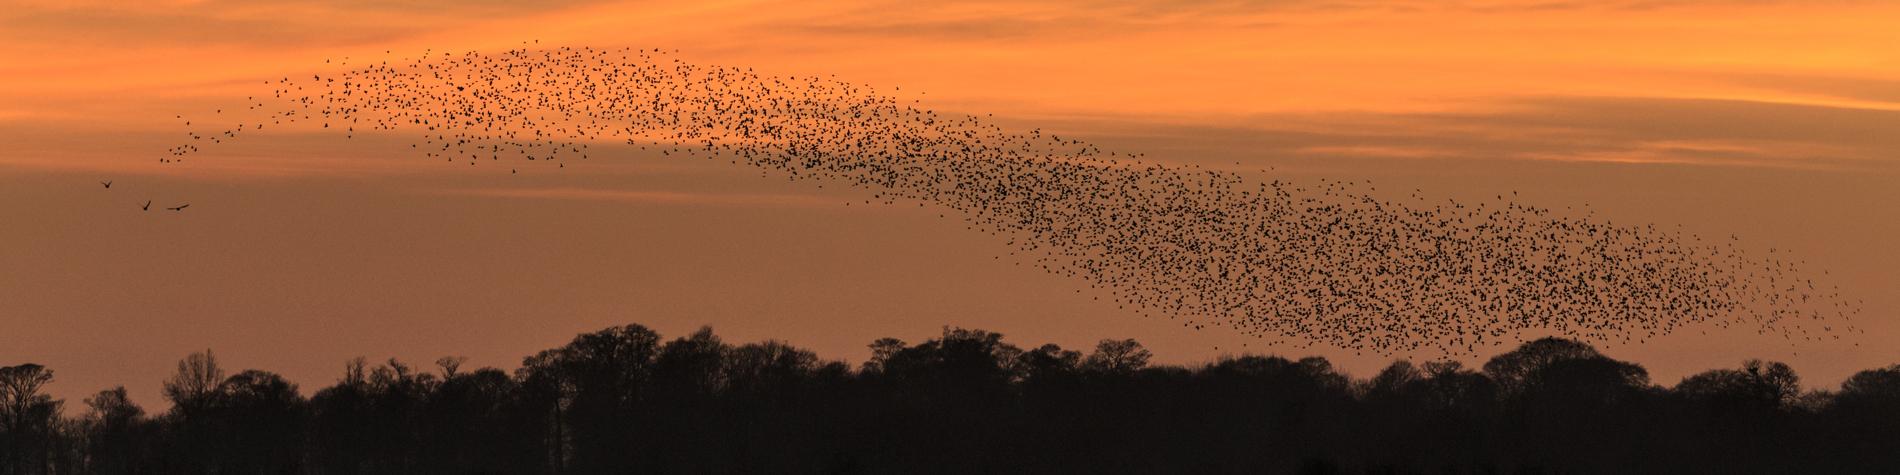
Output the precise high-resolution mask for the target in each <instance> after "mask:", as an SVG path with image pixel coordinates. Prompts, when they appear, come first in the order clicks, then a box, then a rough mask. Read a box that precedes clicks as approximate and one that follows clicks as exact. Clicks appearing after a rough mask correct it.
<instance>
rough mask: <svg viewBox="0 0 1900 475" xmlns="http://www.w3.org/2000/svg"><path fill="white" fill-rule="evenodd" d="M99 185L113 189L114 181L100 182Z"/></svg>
mask: <svg viewBox="0 0 1900 475" xmlns="http://www.w3.org/2000/svg"><path fill="white" fill-rule="evenodd" d="M99 184H101V185H105V186H106V188H111V187H112V180H106V181H102V182H99Z"/></svg>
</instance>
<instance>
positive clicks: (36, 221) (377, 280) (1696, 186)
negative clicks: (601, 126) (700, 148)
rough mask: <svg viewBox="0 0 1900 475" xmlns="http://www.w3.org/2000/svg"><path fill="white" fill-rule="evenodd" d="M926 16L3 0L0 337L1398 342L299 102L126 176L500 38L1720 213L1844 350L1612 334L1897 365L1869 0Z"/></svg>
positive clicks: (1425, 179)
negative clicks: (371, 126) (1194, 307)
mask: <svg viewBox="0 0 1900 475" xmlns="http://www.w3.org/2000/svg"><path fill="white" fill-rule="evenodd" d="M920 3H921V2H909V1H888V2H825V1H800V2H789V1H785V2H779V1H705V2H681V3H678V4H663V3H659V2H627V3H622V2H606V1H600V2H594V1H581V0H568V1H555V2H504V1H492V0H479V1H446V0H413V1H398V2H389V1H367V0H350V1H337V2H321V1H315V0H261V1H247V2H239V1H149V2H118V1H50V0H48V1H19V0H4V1H0V143H4V144H6V148H5V149H4V150H0V364H16V363H19V362H25V361H32V362H37V363H41V364H45V365H47V366H49V367H51V368H53V369H54V370H55V371H56V372H57V374H58V382H57V383H55V384H54V385H53V389H54V391H55V393H56V394H58V395H60V396H62V397H66V398H68V399H69V402H68V404H69V411H71V410H72V409H70V408H71V407H72V406H73V405H76V404H79V402H78V399H79V398H81V397H83V396H84V395H86V394H90V393H92V392H94V391H97V390H99V389H104V388H106V387H109V386H112V385H117V384H124V385H126V386H127V387H128V389H130V390H131V391H132V392H133V394H134V396H135V398H137V399H138V401H139V402H140V403H143V404H145V405H147V407H148V408H152V407H164V406H165V404H164V403H163V401H162V400H161V399H160V398H159V396H158V386H159V381H160V380H161V379H162V378H164V377H165V376H166V375H167V374H168V373H169V371H170V370H171V368H172V367H173V364H174V363H175V362H176V361H177V359H179V358H181V357H183V356H185V355H186V354H187V353H190V352H192V351H198V350H202V349H205V348H211V349H213V350H214V351H216V352H218V354H219V356H220V357H221V358H222V359H223V360H224V361H225V362H226V364H227V365H228V366H229V367H231V369H234V370H235V369H241V368H257V369H265V370H271V371H276V372H279V373H283V374H285V375H286V376H288V377H289V378H291V379H292V380H294V381H297V382H299V383H301V384H303V386H304V388H305V390H306V392H308V391H312V390H314V389H315V388H317V387H321V386H325V385H328V384H330V383H331V382H332V381H334V379H335V378H336V377H337V376H338V375H340V374H341V371H342V368H343V363H344V361H345V360H347V359H349V358H351V357H355V356H367V357H369V358H370V359H371V360H380V359H386V358H389V357H399V358H402V359H404V360H406V361H410V362H412V363H418V364H426V362H428V361H432V360H434V359H435V358H436V357H438V356H443V355H466V356H469V357H471V361H470V364H472V365H487V366H497V367H502V368H506V369H512V368H513V367H514V366H515V365H516V364H518V363H519V361H520V358H521V357H522V356H526V355H529V354H531V353H533V352H534V351H538V350H540V349H545V348H550V347H554V346H558V345H560V344H562V343H564V342H566V341H567V340H568V339H569V338H571V337H572V336H573V335H574V334H576V333H579V332H584V331H591V330H595V329H599V328H602V327H606V326H610V325H618V324H624V323H628V322H638V323H643V324H646V325H649V326H652V327H654V328H656V329H658V330H660V331H661V332H662V333H663V334H665V335H667V336H668V337H671V336H675V335H679V334H682V333H685V332H689V331H691V330H692V329H694V328H696V327H698V326H700V325H712V326H713V327H714V328H715V329H716V330H717V331H718V332H719V333H721V334H722V335H724V336H726V337H727V339H728V341H752V340H758V339H765V338H778V339H783V340H787V341H790V342H793V343H795V344H799V345H802V346H806V347H810V348H812V349H814V350H816V351H818V353H819V354H820V355H821V356H823V357H827V358H837V359H845V360H848V361H850V362H853V363H856V362H858V361H862V360H863V358H864V357H865V356H866V355H867V354H868V353H867V351H866V350H865V349H864V345H865V344H867V343H869V342H870V341H872V340H873V339H875V338H878V337H884V336H894V337H899V338H903V339H906V340H909V341H912V342H917V341H921V340H923V339H925V338H928V337H931V336H933V335H935V334H936V333H937V332H938V330H939V327H940V326H941V325H956V326H965V327H980V328H984V329H989V330H994V331H998V332H1001V333H1003V334H1005V335H1006V337H1007V338H1008V339H1009V340H1011V341H1013V342H1015V343H1017V344H1020V345H1033V344H1040V343H1043V342H1056V343H1060V344H1063V345H1064V346H1067V347H1076V348H1081V347H1087V346H1089V345H1092V343H1093V342H1094V341H1096V340H1099V339H1102V338H1109V337H1116V338H1124V337H1133V338H1137V339H1139V340H1141V341H1142V342H1144V343H1146V344H1147V345H1148V346H1149V347H1151V348H1152V349H1153V350H1154V352H1155V353H1156V354H1157V355H1159V356H1160V357H1161V358H1163V359H1164V360H1166V361H1167V362H1171V363H1193V362H1198V361H1206V360H1209V359H1211V358H1214V357H1217V356H1218V355H1220V354H1222V353H1230V352H1235V351H1242V350H1245V351H1256V352H1273V351H1278V352H1280V353H1285V354H1290V355H1296V356H1297V355H1305V354H1308V353H1311V354H1318V355H1322V356H1327V357H1330V358H1333V360H1334V361H1335V363H1336V364H1338V365H1340V366H1341V367H1342V368H1343V369H1345V370H1347V371H1349V372H1351V373H1353V374H1354V375H1357V376H1360V377H1364V376H1368V375H1370V374H1371V373H1373V372H1375V371H1376V370H1377V369H1378V368H1379V367H1381V366H1383V365H1384V364H1385V363H1386V362H1389V361H1390V360H1391V359H1392V358H1393V357H1392V356H1384V355H1354V354H1352V353H1351V352H1342V351H1339V350H1332V349H1326V348H1317V349H1313V350H1291V349H1287V350H1275V349H1272V348H1261V347H1260V346H1261V345H1259V344H1258V343H1253V344H1252V346H1249V347H1242V345H1243V344H1247V343H1248V342H1250V341H1253V340H1250V339H1248V338H1246V337H1243V336H1240V335H1238V334H1233V333H1232V332H1223V331H1214V330H1203V331H1192V330H1187V329H1183V328H1181V327H1179V326H1178V325H1176V324H1174V323H1172V322H1168V321H1165V320H1156V319H1151V318H1146V317H1141V316H1138V315H1136V314H1135V313H1134V312H1132V311H1126V310H1117V309H1116V306H1115V304H1113V303H1110V302H1109V300H1108V298H1107V296H1106V295H1097V294H1094V293H1091V292H1090V291H1087V290H1084V291H1083V292H1080V293H1078V292H1076V289H1087V285H1086V283H1084V282H1081V281H1075V280H1069V279H1064V278H1059V277H1056V276H1052V275H1046V274H1043V273H1040V272H1039V271H1035V270H1031V269H1029V268H1028V267H1018V266H1012V265H1010V264H1007V263H1005V262H1003V261H999V260H996V259H992V256H995V255H996V254H998V253H1003V252H1007V251H1008V248H1006V247H1005V246H1004V245H1003V243H1001V242H999V241H998V240H997V239H996V238H995V237H993V236H988V235H984V234H977V233H967V232H964V231H963V230H962V227H961V226H960V225H959V224H958V223H957V222H954V221H945V220H940V219H937V216H936V214H937V210H928V209H906V208H902V207H889V208H885V207H862V206H854V207H845V206H842V203H843V202H844V201H845V200H847V199H850V198H852V197H853V196H854V195H851V194H850V193H848V192H842V191H829V190H822V191H821V190H815V189H813V187H812V186H810V185H809V184H802V183H786V182H783V181H774V180H761V179H759V177H758V172H757V171H756V170H751V169H745V168H742V167H732V166H729V165H725V164H713V163H699V162H679V161H669V160H668V159H667V158H665V157H660V156H657V155H651V156H650V155H643V154H640V153H635V152H634V151H631V150H617V151H616V150H614V149H607V150H606V151H600V152H597V153H596V154H595V155H596V157H597V159H596V161H597V162H601V163H597V164H596V165H598V166H594V167H591V168H587V169H585V170H581V172H582V173H567V174H560V175H554V174H529V175H524V176H509V175H508V174H506V172H505V171H504V172H502V173H495V171H494V170H493V169H479V170H468V169H463V168H443V166H442V165H441V164H439V163H436V162H433V161H427V160H419V159H417V155H418V154H417V153H415V152H414V151H413V150H412V149H408V148H407V147H404V146H401V145H403V144H406V143H407V142H406V141H405V140H407V138H408V135H405V133H404V132H402V131H397V132H392V133H388V134H386V135H378V134H359V135H358V137H357V138H355V139H352V140H344V139H342V138H341V137H340V136H339V135H337V134H335V133H326V132H324V131H317V130H295V129H293V130H285V131H281V133H270V132H269V131H266V133H262V134H257V135H252V136H247V137H245V138H244V139H243V140H240V141H238V142H236V143H233V144H231V145H230V146H228V147H221V148H216V149H211V150H208V151H207V152H205V153H204V154H202V155H200V156H198V157H196V158H194V159H192V161H190V162H187V163H184V164H180V166H161V164H159V163H158V158H160V157H161V156H164V155H165V149H167V148H168V147H171V146H174V145H178V144H179V143H180V137H183V136H184V131H185V130H186V129H185V128H184V127H183V126H182V125H181V124H180V123H179V121H178V120H176V119H174V115H179V114H182V115H186V116H192V117H206V116H208V115H209V113H210V111H212V110H216V109H221V108H224V109H231V110H233V111H234V113H235V111H236V110H237V109H241V108H242V107H243V106H244V104H245V103H244V97H246V96H264V95H268V93H269V92H270V86H268V85H264V84H263V83H264V82H265V81H267V80H272V79H276V78H279V77H285V76H293V75H309V74H313V73H324V72H333V71H340V70H342V68H345V67H355V66H356V65H361V64H367V63H372V62H378V61H384V60H388V61H391V62H394V61H396V60H400V59H403V58H412V57H415V56H418V55H420V54H422V53H423V52H424V51H425V50H427V51H433V52H436V53H440V52H444V51H447V52H455V53H460V52H465V51H484V52H494V51H500V50H504V49H508V48H516V47H523V46H524V42H525V43H526V46H528V47H560V46H574V47H580V46H588V47H594V48H620V47H634V48H664V49H667V50H674V49H677V50H679V52H678V53H677V54H676V57H678V58H681V59H684V60H687V61H691V62H694V63H699V64H709V65H721V66H743V67H751V68H754V69H755V70H757V71H759V72H761V73H765V74H772V75H781V76H807V75H834V74H835V75H836V76H837V78H838V79H841V80H846V81H851V82H857V83H864V84H870V85H875V86H878V87H879V88H880V89H883V90H887V91H891V92H893V93H894V94H896V95H898V96H900V97H904V98H906V99H917V100H920V101H921V105H923V106H926V107H930V108H933V109H936V110H938V111H943V112H952V113H967V114H976V115H985V114H994V118H993V120H995V121H996V122H998V123H1000V124H1003V125H1005V126H1008V127H1018V128H1024V129H1027V128H1033V127H1041V128H1043V129H1044V130H1048V131H1054V132H1055V133H1057V134H1062V135H1073V136H1076V137H1079V138H1082V139H1085V140H1088V141H1091V142H1095V143H1097V144H1099V145H1101V146H1102V147H1103V148H1105V149H1109V150H1116V151H1125V152H1146V153H1148V154H1149V158H1150V159H1152V160H1155V161H1160V162H1165V163H1172V164H1200V165H1204V166H1210V167H1222V168H1233V169H1236V170H1248V171H1250V173H1259V172H1251V171H1256V170H1260V169H1262V168H1267V167H1272V168H1273V171H1272V172H1269V173H1272V174H1275V175H1274V177H1275V178H1285V179H1291V180H1317V179H1320V178H1328V179H1353V180H1358V179H1371V180H1374V181H1376V182H1379V183H1381V184H1387V185H1391V188H1393V189H1407V190H1409V189H1413V188H1418V189H1422V190H1425V191H1426V192H1429V193H1432V194H1434V195H1436V196H1444V197H1452V198H1469V197H1480V196H1490V195H1496V194H1499V193H1501V192H1508V191H1513V190H1515V191H1518V192H1519V193H1520V194H1521V196H1522V198H1521V201H1524V202H1527V203H1530V204H1534V205H1538V206H1545V207H1552V208H1560V209H1561V208H1564V207H1569V206H1575V207H1582V206H1583V205H1585V204H1588V205H1589V207H1590V208H1591V209H1593V210H1595V212H1596V213H1597V214H1598V215H1599V216H1602V217H1605V218H1606V219H1609V220H1611V221H1612V222H1615V223H1619V224H1621V223H1630V224H1643V223H1655V224H1658V225H1667V226H1677V225H1680V226H1682V228H1683V229H1685V230H1687V231H1688V232H1693V233H1697V234H1700V235H1704V236H1728V235H1731V234H1733V235H1738V236H1740V237H1742V238H1743V239H1744V240H1745V242H1746V243H1747V245H1749V246H1753V247H1756V248H1761V249H1766V248H1771V247H1773V248H1778V249H1792V250H1793V251H1794V252H1795V254H1796V255H1797V256H1799V257H1800V258H1802V259H1805V260H1806V261H1807V265H1808V266H1810V267H1811V268H1813V269H1816V270H1817V272H1818V271H1819V270H1822V269H1825V270H1826V271H1827V274H1826V275H1825V276H1822V277H1824V278H1825V279H1824V280H1825V281H1827V282H1830V283H1833V284H1838V285H1839V286H1840V288H1841V291H1842V293H1843V294H1844V295H1847V296H1848V297H1849V298H1850V299H1864V304H1863V308H1864V311H1863V313H1862V315H1861V317H1860V321H1859V322H1858V323H1859V324H1860V326H1862V327H1863V328H1865V329H1867V334H1866V335H1864V336H1861V337H1859V338H1858V341H1859V343H1861V346H1860V347H1819V346H1809V347H1798V348H1790V347H1789V346H1787V345H1785V344H1782V343H1781V340H1780V339H1779V337H1778V336H1777V337H1775V338H1768V337H1763V336H1759V335H1756V334H1755V333H1754V331H1752V330H1750V329H1743V328H1735V329H1730V330H1720V331H1718V330H1717V329H1714V328H1700V327H1690V328H1686V329H1684V330H1682V332H1681V333H1680V334H1678V335H1676V336H1672V337H1669V338H1664V339H1663V340H1661V341H1656V342H1651V343H1649V344H1645V345H1641V346H1611V347H1607V348H1605V350H1606V351H1607V352H1608V353H1609V354H1610V355H1611V356H1614V357H1618V358H1621V359H1625V360H1629V361H1635V362H1638V363H1640V364H1643V365H1644V366H1646V367H1648V368H1649V369H1650V371H1651V375H1652V378H1653V380H1654V381H1656V382H1657V383H1661V384H1666V385H1669V384H1674V383H1675V382H1676V381H1677V380H1679V379H1680V378H1681V377H1682V376H1684V375H1685V373H1686V372H1691V371H1700V370H1703V369H1710V368H1716V367H1732V366H1735V365H1737V364H1739V363H1740V361H1741V360H1742V359H1744V358H1751V357H1760V358H1768V359H1775V360H1781V361H1786V362H1788V363H1790V364H1792V365H1793V366H1794V367H1795V369H1796V370H1798V371H1800V372H1801V374H1802V375H1803V376H1804V383H1806V384H1807V385H1808V386H1809V387H1820V388H1833V387H1834V386H1835V385H1837V384H1838V383H1839V382H1840V380H1841V379H1843V378H1844V377H1846V376H1847V375H1849V374H1851V373H1852V372H1853V371H1857V370H1860V369H1866V368H1872V367H1876V366H1886V365H1891V364H1895V363H1900V345H1896V344H1894V343H1895V342H1896V341H1900V322H1896V321H1895V320H1894V317H1895V316H1896V314H1900V290H1896V287H1897V286H1900V252H1896V251H1895V250H1894V236H1895V235H1896V233H1900V205H1897V204H1900V28H1896V27H1895V26H1894V25H1900V4H1896V3H1892V2H1872V1H1869V2H1858V1H1833V2H1827V1H1800V2H1797V1H1776V0H1705V1H1694V0H1682V1H1668V0H1657V1H1635V0H1631V1H1614V0H1612V1H1579V2H1567V1H1562V0H1547V1H1470V2H1439V1H1320V0H1312V1H1302V0H1257V1H1248V0H1237V1H1185V2H1183V1H1147V0H1131V1H1092V2H1091V1H1081V2H1038V1H1010V2H993V3H983V2H964V3H958V4H954V5H951V4H943V5H934V6H932V5H922V4H920ZM536 41H538V43H536ZM345 58H348V59H347V60H346V59H345ZM326 61H331V62H330V63H326ZM345 61H347V62H349V63H350V65H351V66H343V65H342V63H343V62H345ZM893 87H896V88H901V89H891V88H893ZM101 180H114V181H115V185H114V186H113V187H112V188H111V189H110V190H105V189H102V187H100V186H99V185H98V184H97V182H98V181H101ZM146 199H153V200H157V201H158V203H156V204H155V205H154V206H155V207H157V205H159V204H163V205H172V204H175V203H186V202H189V203H192V207H191V208H190V210H189V212H185V213H165V214H153V213H141V212H140V211H139V210H138V204H139V203H142V202H144V201H145V200H146ZM174 202H175V203H174ZM1093 297H1101V299H1100V300H1096V299H1094V298H1093ZM1703 331H1706V332H1707V335H1703V334H1702V332H1703ZM1496 351H1502V349H1501V348H1500V349H1498V350H1496ZM1493 352H1495V351H1493ZM1797 352H1798V354H1797ZM1399 356H1411V357H1413V358H1421V359H1422V358H1430V355H1399ZM1470 362H1472V363H1477V362H1479V361H1477V360H1472V361H1470Z"/></svg>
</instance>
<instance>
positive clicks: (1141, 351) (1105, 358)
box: [1082, 339, 1154, 374]
mask: <svg viewBox="0 0 1900 475" xmlns="http://www.w3.org/2000/svg"><path fill="white" fill-rule="evenodd" d="M1153 356H1154V354H1153V353H1149V352H1148V349H1147V348H1142V347H1141V343H1138V342H1136V341H1135V340H1134V339H1127V340H1102V341H1101V342H1100V343H1096V344H1095V352H1094V353H1089V357H1088V359H1087V360H1084V361H1083V363H1082V367H1084V368H1087V369H1089V370H1091V371H1097V372H1103V373H1112V374H1127V373H1132V372H1135V371H1136V370H1139V369H1142V368H1146V367H1148V358H1151V357H1153Z"/></svg>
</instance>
